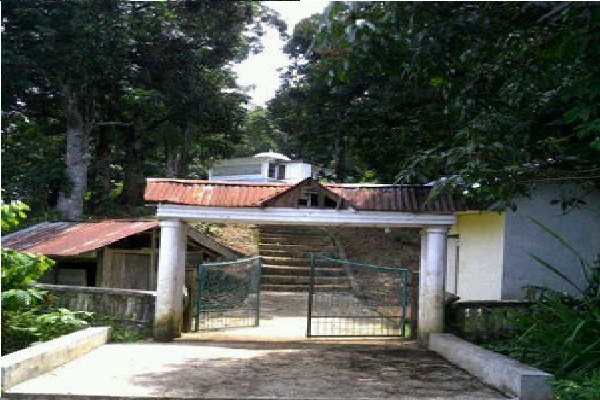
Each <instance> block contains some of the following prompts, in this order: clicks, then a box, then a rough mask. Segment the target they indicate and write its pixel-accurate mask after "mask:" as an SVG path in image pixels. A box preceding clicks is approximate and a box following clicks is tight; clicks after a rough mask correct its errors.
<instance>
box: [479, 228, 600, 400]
mask: <svg viewBox="0 0 600 400" xmlns="http://www.w3.org/2000/svg"><path fill="white" fill-rule="evenodd" d="M532 221H533V222H534V223H535V224H536V225H538V226H539V227H540V228H541V229H542V230H543V231H544V232H546V233H547V234H549V235H551V236H552V237H553V238H554V239H556V240H557V242H558V243H560V244H561V245H562V246H563V247H564V248H565V249H566V250H567V251H569V252H571V253H572V254H574V255H575V257H576V258H577V259H578V260H579V262H580V265H581V267H582V269H583V272H584V276H585V277H586V282H587V286H586V288H579V287H578V286H577V285H576V284H575V283H574V282H573V280H572V279H570V278H569V277H568V276H565V275H564V274H563V273H562V272H560V269H559V268H558V267H557V266H554V265H552V264H551V263H550V262H548V261H545V260H542V259H541V258H540V257H537V256H536V257H534V259H535V260H536V261H538V262H539V263H540V264H541V265H542V266H544V267H546V269H547V270H548V271H549V272H550V273H553V274H555V275H557V276H559V277H561V278H562V279H564V280H565V281H566V282H568V283H570V284H571V285H572V286H574V287H575V288H576V289H577V290H578V293H579V295H578V296H577V297H573V296H570V295H568V294H566V293H561V292H557V291H554V290H551V289H548V288H536V289H537V290H541V292H540V298H539V300H538V301H537V302H536V303H535V304H534V305H533V306H532V307H531V308H530V309H529V311H528V312H527V313H523V314H519V315H518V316H516V317H515V318H514V320H511V321H510V322H511V324H513V325H514V326H515V327H516V328H517V332H518V334H517V335H516V336H515V337H514V338H511V339H507V340H505V341H501V342H498V343H493V344H490V345H489V346H488V347H489V348H490V349H492V350H495V351H499V352H501V353H504V354H506V355H508V356H510V357H513V358H516V359H518V360H520V361H523V362H525V363H527V364H530V365H533V366H535V367H538V368H540V369H542V370H544V371H547V372H550V373H552V374H554V375H555V376H556V381H554V382H553V385H554V386H555V389H556V398H557V399H561V400H562V399H565V400H566V399H581V400H589V399H597V398H599V397H598V395H599V394H600V291H599V290H598V282H600V254H599V255H598V260H597V262H596V265H595V266H594V265H593V264H592V263H591V262H589V261H586V260H585V259H584V257H582V256H581V254H579V253H578V252H577V251H576V250H575V249H574V248H573V247H572V246H571V245H570V244H569V243H567V242H566V241H565V240H564V238H562V237H561V236H560V235H558V234H556V233H555V232H553V231H552V230H551V229H550V228H548V227H547V226H545V225H544V224H542V223H541V222H539V221H537V220H534V219H532Z"/></svg>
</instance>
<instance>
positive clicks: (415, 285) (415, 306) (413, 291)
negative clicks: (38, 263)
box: [410, 272, 419, 339]
mask: <svg viewBox="0 0 600 400" xmlns="http://www.w3.org/2000/svg"><path fill="white" fill-rule="evenodd" d="M418 321H419V273H418V272H413V273H412V275H411V277H410V338H411V339H416V338H417V329H418V326H417V324H418Z"/></svg>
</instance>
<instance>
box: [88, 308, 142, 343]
mask: <svg viewBox="0 0 600 400" xmlns="http://www.w3.org/2000/svg"><path fill="white" fill-rule="evenodd" d="M85 320H86V321H87V322H88V323H89V324H90V325H91V326H110V327H111V328H112V334H111V339H110V340H111V341H112V342H115V343H132V342H137V341H140V340H145V339H149V338H151V337H152V326H151V325H150V324H137V323H134V322H131V321H121V320H119V319H117V318H115V317H114V316H112V315H106V314H100V313H89V314H88V315H86V317H85Z"/></svg>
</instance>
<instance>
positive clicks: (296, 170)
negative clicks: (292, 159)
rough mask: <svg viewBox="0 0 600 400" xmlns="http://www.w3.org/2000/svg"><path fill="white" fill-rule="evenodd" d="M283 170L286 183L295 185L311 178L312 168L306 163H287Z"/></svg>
mask: <svg viewBox="0 0 600 400" xmlns="http://www.w3.org/2000/svg"><path fill="white" fill-rule="evenodd" d="M285 168H286V169H285V181H286V182H291V183H296V182H300V181H302V180H304V179H306V178H309V177H311V176H312V166H311V165H310V164H307V163H288V164H286V165H285Z"/></svg>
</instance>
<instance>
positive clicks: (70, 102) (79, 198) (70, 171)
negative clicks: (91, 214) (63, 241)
mask: <svg viewBox="0 0 600 400" xmlns="http://www.w3.org/2000/svg"><path fill="white" fill-rule="evenodd" d="M62 93H63V96H64V111H65V117H66V120H67V148H66V153H65V164H66V174H65V175H66V177H67V179H68V182H67V185H66V187H63V188H62V189H61V192H60V194H59V196H58V203H57V209H58V211H59V212H60V213H61V214H62V215H63V217H65V218H67V219H68V220H70V221H77V220H81V219H82V218H83V200H84V196H85V192H86V190H87V172H88V164H87V159H86V157H87V153H88V147H89V145H88V137H87V136H88V135H87V130H88V127H89V120H88V119H89V116H88V115H86V113H85V112H82V108H81V105H82V104H81V99H80V98H79V96H78V94H77V93H74V91H73V90H72V88H71V85H70V84H64V85H63V87H62ZM86 120H87V121H86Z"/></svg>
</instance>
